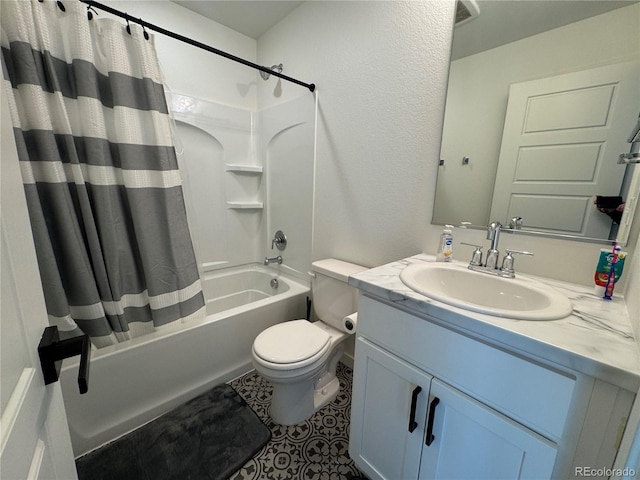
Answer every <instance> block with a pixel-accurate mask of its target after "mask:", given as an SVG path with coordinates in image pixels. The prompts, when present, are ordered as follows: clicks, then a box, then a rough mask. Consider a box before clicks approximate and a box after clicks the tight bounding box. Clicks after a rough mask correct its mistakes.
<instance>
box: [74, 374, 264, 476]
mask: <svg viewBox="0 0 640 480" xmlns="http://www.w3.org/2000/svg"><path fill="white" fill-rule="evenodd" d="M270 438H271V431H270V430H269V429H268V428H267V427H266V426H265V425H264V423H262V421H261V420H260V419H259V418H258V417H257V416H256V414H255V413H254V412H253V410H251V408H250V407H249V406H248V405H247V403H246V402H245V401H244V399H243V398H242V397H240V395H238V394H237V393H236V391H235V390H234V389H233V388H231V387H230V386H229V385H225V384H223V385H219V386H217V387H215V388H213V389H212V390H209V391H208V392H206V393H204V394H202V395H200V396H198V397H196V398H194V399H192V400H190V401H188V402H187V403H185V404H184V405H181V406H179V407H178V408H176V409H174V410H171V411H170V412H168V413H166V414H164V415H162V416H161V417H158V418H156V419H155V420H153V421H152V422H150V423H147V424H146V425H144V426H142V427H140V428H139V429H137V430H134V431H133V432H131V433H129V434H127V435H125V436H124V437H121V438H119V439H118V440H115V441H113V442H112V443H109V444H107V445H105V446H104V447H101V448H99V449H98V450H94V451H93V452H91V453H88V454H86V455H84V456H82V457H80V458H79V459H78V460H76V468H77V470H78V478H79V479H80V480H101V479H104V480H115V479H118V480H169V479H171V480H178V479H179V480H222V479H226V478H228V477H229V476H230V475H231V474H232V473H233V472H235V471H236V470H238V469H239V468H240V467H242V465H244V464H245V463H246V462H247V460H249V459H250V458H251V457H252V456H253V455H254V454H255V453H257V452H258V451H259V450H260V449H261V448H262V447H263V446H264V445H265V444H266V443H267V442H268V441H269V440H270Z"/></svg>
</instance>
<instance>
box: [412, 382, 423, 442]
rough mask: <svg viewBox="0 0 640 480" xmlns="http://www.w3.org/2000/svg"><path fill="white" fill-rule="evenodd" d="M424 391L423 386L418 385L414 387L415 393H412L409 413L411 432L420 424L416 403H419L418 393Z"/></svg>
mask: <svg viewBox="0 0 640 480" xmlns="http://www.w3.org/2000/svg"><path fill="white" fill-rule="evenodd" d="M421 391H422V387H421V386H420V385H418V386H417V387H416V388H414V389H413V393H412V394H411V413H409V433H413V431H414V430H415V429H416V427H417V426H418V422H416V404H417V403H418V395H419V394H420V392H421Z"/></svg>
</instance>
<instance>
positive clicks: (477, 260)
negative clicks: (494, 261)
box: [460, 242, 482, 267]
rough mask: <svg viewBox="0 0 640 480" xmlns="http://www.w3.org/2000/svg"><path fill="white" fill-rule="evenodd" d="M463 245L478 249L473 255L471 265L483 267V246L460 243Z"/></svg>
mask: <svg viewBox="0 0 640 480" xmlns="http://www.w3.org/2000/svg"><path fill="white" fill-rule="evenodd" d="M460 244H461V245H469V246H470V247H476V249H475V250H474V251H473V253H472V254H471V261H470V262H469V265H473V266H474V267H480V266H482V245H476V244H474V243H467V242H460Z"/></svg>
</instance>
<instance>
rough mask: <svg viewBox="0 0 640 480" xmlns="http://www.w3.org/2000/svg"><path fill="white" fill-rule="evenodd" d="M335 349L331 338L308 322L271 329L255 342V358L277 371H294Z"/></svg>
mask: <svg viewBox="0 0 640 480" xmlns="http://www.w3.org/2000/svg"><path fill="white" fill-rule="evenodd" d="M330 347H331V336H330V335H329V334H328V333H327V332H325V331H324V330H322V329H320V328H318V327H316V326H314V325H313V324H312V323H311V322H308V321H307V320H293V321H290V322H284V323H279V324H277V325H274V326H272V327H269V328H268V329H266V330H265V331H263V332H262V333H261V334H260V335H258V336H257V337H256V339H255V341H254V342H253V353H254V354H255V359H256V360H258V361H259V362H260V363H262V364H264V365H265V366H268V367H269V368H272V369H276V370H291V369H294V368H301V367H305V366H307V365H310V364H312V363H314V362H315V361H316V360H318V359H319V358H321V357H323V355H324V354H325V353H326V352H327V351H328V350H329V348H330Z"/></svg>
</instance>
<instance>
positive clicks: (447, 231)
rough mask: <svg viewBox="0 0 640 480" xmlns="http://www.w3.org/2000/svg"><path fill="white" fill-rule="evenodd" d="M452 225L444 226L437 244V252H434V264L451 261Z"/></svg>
mask: <svg viewBox="0 0 640 480" xmlns="http://www.w3.org/2000/svg"><path fill="white" fill-rule="evenodd" d="M452 230H453V225H445V226H444V230H443V231H442V234H441V235H440V242H439V243H438V251H437V252H436V262H450V261H452V260H453V235H452V234H451V231H452Z"/></svg>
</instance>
